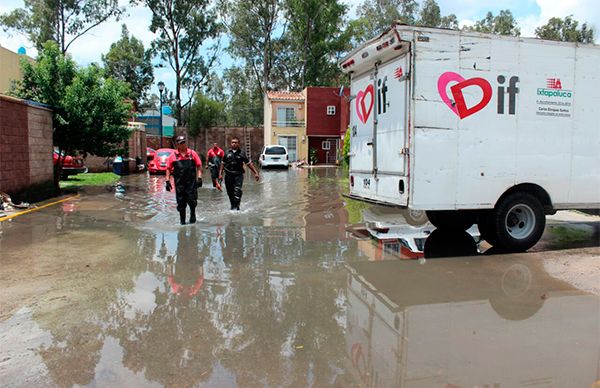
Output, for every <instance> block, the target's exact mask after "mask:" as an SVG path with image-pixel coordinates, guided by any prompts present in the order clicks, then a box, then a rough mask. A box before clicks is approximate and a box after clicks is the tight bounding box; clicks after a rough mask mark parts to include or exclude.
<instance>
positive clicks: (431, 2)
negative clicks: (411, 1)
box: [417, 0, 458, 30]
mask: <svg viewBox="0 0 600 388" xmlns="http://www.w3.org/2000/svg"><path fill="white" fill-rule="evenodd" d="M417 25H419V26H425V27H441V28H451V29H454V30H457V29H458V19H457V17H456V15H454V14H450V15H447V16H442V14H441V11H440V6H439V5H438V3H437V2H436V1H435V0H425V2H424V3H423V7H422V8H421V11H420V12H419V20H418V21H417Z"/></svg>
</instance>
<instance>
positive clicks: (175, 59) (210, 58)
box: [138, 0, 220, 125]
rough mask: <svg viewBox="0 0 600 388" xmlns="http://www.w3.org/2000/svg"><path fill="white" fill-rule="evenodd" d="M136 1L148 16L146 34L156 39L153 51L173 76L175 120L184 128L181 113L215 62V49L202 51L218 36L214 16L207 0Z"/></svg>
mask: <svg viewBox="0 0 600 388" xmlns="http://www.w3.org/2000/svg"><path fill="white" fill-rule="evenodd" d="M138 1H139V2H141V3H142V4H144V5H145V6H146V7H148V8H149V9H150V11H151V12H152V22H151V24H150V31H152V32H153V33H155V34H157V35H158V37H157V38H156V39H155V40H154V42H153V45H152V46H153V50H154V51H155V52H156V53H157V54H158V55H159V57H160V59H161V60H162V61H163V62H166V63H167V64H168V66H169V67H170V68H171V69H172V70H173V72H174V73H175V116H176V118H177V121H178V123H179V125H185V123H184V122H183V121H182V117H183V109H184V108H186V107H187V106H188V105H189V104H190V103H191V101H192V98H193V96H194V95H195V94H196V91H197V90H200V89H201V87H202V84H203V82H204V81H205V80H206V78H207V77H208V75H209V74H210V69H211V67H212V66H213V65H214V63H215V61H216V59H217V52H218V47H217V46H213V47H212V49H204V47H203V46H204V43H206V42H208V41H211V40H212V39H214V38H216V37H217V35H218V34H219V32H220V24H219V23H218V22H217V20H216V12H215V10H214V9H212V8H210V7H209V5H210V1H209V0H138ZM204 51H208V55H204V53H203V52H204ZM182 89H186V90H187V95H188V96H189V97H187V98H186V101H182V98H183V96H182V93H181V91H182Z"/></svg>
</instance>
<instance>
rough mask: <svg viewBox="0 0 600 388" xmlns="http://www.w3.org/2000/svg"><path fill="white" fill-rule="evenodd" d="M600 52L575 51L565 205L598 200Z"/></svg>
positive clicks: (599, 168)
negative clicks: (575, 91) (569, 161)
mask: <svg viewBox="0 0 600 388" xmlns="http://www.w3.org/2000/svg"><path fill="white" fill-rule="evenodd" d="M599 52H600V50H598V49H596V50H591V49H583V48H581V47H580V48H578V49H577V60H576V62H575V84H574V85H575V86H574V87H575V89H576V90H577V94H576V95H575V96H574V97H573V98H574V103H575V106H576V107H577V110H576V111H575V118H574V119H575V120H574V127H573V136H572V144H571V147H572V155H573V160H572V163H571V190H570V192H569V200H568V202H569V203H572V204H573V203H574V204H578V203H593V202H599V201H600V73H599V72H598V61H599V60H600V53H599Z"/></svg>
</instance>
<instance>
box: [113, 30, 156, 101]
mask: <svg viewBox="0 0 600 388" xmlns="http://www.w3.org/2000/svg"><path fill="white" fill-rule="evenodd" d="M102 61H103V62H104V68H105V69H106V75H107V76H109V77H111V78H114V79H118V80H121V81H123V82H126V83H128V84H129V88H130V90H131V94H130V96H129V97H130V98H131V99H132V100H133V103H134V107H135V109H136V110H137V109H138V108H139V106H140V104H141V102H142V100H143V99H145V98H146V92H147V90H148V89H149V88H150V86H151V85H152V82H153V81H154V74H153V71H152V55H151V52H150V50H144V44H143V43H142V41H140V40H139V39H136V38H135V37H134V36H130V35H129V31H128V30H127V26H126V25H125V24H123V26H122V31H121V39H119V40H118V41H117V42H115V43H113V44H112V45H111V46H110V50H109V51H108V53H107V54H106V55H102Z"/></svg>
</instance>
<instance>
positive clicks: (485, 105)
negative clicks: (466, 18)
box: [340, 25, 600, 251]
mask: <svg viewBox="0 0 600 388" xmlns="http://www.w3.org/2000/svg"><path fill="white" fill-rule="evenodd" d="M599 57H600V47H599V46H596V45H581V44H574V43H562V42H548V41H542V40H538V39H527V38H520V37H518V38H514V37H504V36H496V35H488V34H480V33H471V32H464V31H454V30H441V29H431V28H422V27H411V26H400V25H397V26H394V27H392V28H391V29H390V30H389V31H387V32H385V33H383V34H382V35H381V36H379V37H377V38H375V39H373V40H371V41H369V42H367V43H365V44H364V45H362V46H360V47H359V48H357V49H356V50H354V51H353V52H352V53H351V54H349V55H348V56H347V57H346V58H345V59H344V60H342V61H341V62H340V65H341V67H342V69H343V71H344V72H346V73H349V74H350V75H351V97H350V98H351V99H352V101H351V104H350V106H351V124H350V126H351V129H350V131H351V146H350V179H349V181H350V194H351V196H353V197H356V198H360V199H363V200H369V201H375V202H380V203H386V204H392V205H397V206H403V207H407V208H408V209H411V210H417V211H419V210H420V211H427V215H428V216H429V219H430V220H431V222H432V223H433V224H434V225H435V226H437V227H438V228H453V229H459V228H463V230H465V229H467V228H468V227H469V226H470V225H473V224H474V223H477V224H478V226H479V230H480V232H481V234H482V237H483V238H484V239H486V240H488V242H490V243H491V244H492V245H495V246H498V247H500V248H504V249H509V250H513V251H519V250H526V249H529V248H530V247H532V246H533V245H534V244H535V243H536V242H537V241H538V240H539V239H540V237H541V235H542V232H543V230H544V226H545V215H546V214H553V213H554V212H555V211H556V210H560V209H573V208H580V209H584V208H596V209H597V208H599V207H600V168H599V167H598V166H600V152H598V150H599V149H600V130H599V129H598V128H599V127H598V124H597V118H598V117H599V116H600V104H598V102H597V99H595V98H594V97H593V96H595V95H596V94H597V91H598V90H600V74H599V73H598V72H597V71H596V67H597V62H598V58H599Z"/></svg>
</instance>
